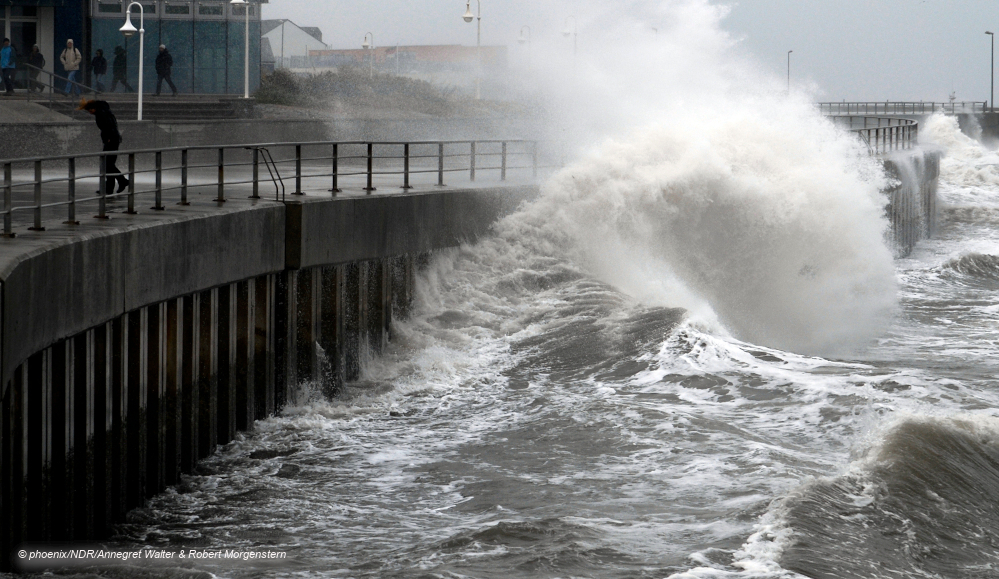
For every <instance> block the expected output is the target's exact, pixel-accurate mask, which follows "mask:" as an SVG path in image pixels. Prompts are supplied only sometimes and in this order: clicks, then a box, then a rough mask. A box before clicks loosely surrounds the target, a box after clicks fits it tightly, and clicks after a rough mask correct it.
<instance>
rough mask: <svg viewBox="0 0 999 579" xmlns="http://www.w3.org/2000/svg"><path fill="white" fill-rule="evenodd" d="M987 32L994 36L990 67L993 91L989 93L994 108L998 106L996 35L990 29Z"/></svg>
mask: <svg viewBox="0 0 999 579" xmlns="http://www.w3.org/2000/svg"><path fill="white" fill-rule="evenodd" d="M985 34H988V35H989V36H991V37H992V68H991V69H990V70H991V71H992V74H991V77H992V82H991V88H992V93H991V94H990V95H989V103H991V105H992V108H993V109H994V108H996V35H995V34H994V33H992V32H988V31H986V32H985Z"/></svg>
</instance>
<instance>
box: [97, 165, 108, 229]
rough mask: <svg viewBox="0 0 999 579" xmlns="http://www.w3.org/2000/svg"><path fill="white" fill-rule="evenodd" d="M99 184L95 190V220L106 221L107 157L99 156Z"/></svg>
mask: <svg viewBox="0 0 999 579" xmlns="http://www.w3.org/2000/svg"><path fill="white" fill-rule="evenodd" d="M100 165H101V170H100V184H99V187H98V189H97V215H94V218H95V219H108V206H107V196H108V158H107V155H104V154H101V156H100Z"/></svg>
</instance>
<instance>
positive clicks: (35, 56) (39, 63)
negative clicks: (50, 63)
mask: <svg viewBox="0 0 999 579" xmlns="http://www.w3.org/2000/svg"><path fill="white" fill-rule="evenodd" d="M28 64H30V65H31V66H33V67H34V68H29V69H28V91H30V92H35V89H38V92H44V91H45V85H43V84H42V83H40V82H38V75H39V74H41V72H42V69H43V68H45V57H44V56H42V53H41V52H40V51H39V50H38V45H37V44H36V45H34V46H32V47H31V54H29V55H28Z"/></svg>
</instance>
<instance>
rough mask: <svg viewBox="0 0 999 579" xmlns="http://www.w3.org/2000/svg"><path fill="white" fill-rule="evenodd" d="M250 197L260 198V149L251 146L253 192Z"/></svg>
mask: <svg viewBox="0 0 999 579" xmlns="http://www.w3.org/2000/svg"><path fill="white" fill-rule="evenodd" d="M250 199H260V149H258V148H257V147H253V194H252V195H250Z"/></svg>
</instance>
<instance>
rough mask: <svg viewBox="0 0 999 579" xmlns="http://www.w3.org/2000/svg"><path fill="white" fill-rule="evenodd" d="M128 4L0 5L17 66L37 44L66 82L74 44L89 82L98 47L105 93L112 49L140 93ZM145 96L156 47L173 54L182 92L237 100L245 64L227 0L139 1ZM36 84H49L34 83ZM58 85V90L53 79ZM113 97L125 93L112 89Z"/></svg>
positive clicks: (256, 29) (253, 77)
mask: <svg viewBox="0 0 999 579" xmlns="http://www.w3.org/2000/svg"><path fill="white" fill-rule="evenodd" d="M128 5H129V1H128V0H6V5H5V6H2V7H0V25H2V27H3V30H4V32H5V36H7V37H8V38H10V39H11V43H12V44H13V46H14V48H15V50H17V52H18V56H19V60H21V61H24V60H26V59H27V56H28V54H29V53H30V52H31V46H32V45H33V44H38V45H39V48H40V50H41V52H42V54H43V55H44V56H45V60H46V66H45V69H46V70H47V71H49V72H52V73H55V74H57V75H59V76H63V77H64V76H66V73H65V71H64V70H63V67H62V65H61V64H60V62H59V55H60V54H61V53H62V51H63V49H64V48H65V47H66V40H67V39H70V38H72V39H73V42H74V45H75V46H76V48H77V49H79V50H80V53H81V54H82V56H83V61H84V66H83V68H82V70H83V75H82V78H83V82H84V83H86V84H91V82H92V78H91V71H90V66H89V64H90V60H91V59H92V58H93V57H94V55H95V54H96V52H97V50H98V49H101V50H103V51H104V57H105V58H106V59H107V61H108V73H107V77H106V78H105V79H104V85H105V87H107V88H109V87H110V84H111V74H112V63H113V60H114V56H115V48H116V47H119V46H120V47H121V48H122V49H124V50H125V53H126V55H127V62H128V66H127V78H128V82H129V84H130V85H131V86H132V87H133V88H136V89H137V88H138V78H139V66H138V62H139V35H138V34H136V35H135V36H133V37H132V38H125V37H124V35H123V34H122V33H121V32H120V31H119V29H120V28H121V26H122V25H123V24H124V23H125V12H126V9H127V7H128ZM141 5H142V8H143V12H144V15H143V19H142V20H143V28H144V30H145V34H144V42H145V47H144V62H143V83H144V87H143V88H144V92H147V93H151V92H154V91H155V90H156V69H155V62H156V56H157V53H158V50H157V49H158V47H159V45H160V44H164V45H166V46H167V49H168V50H169V51H170V54H171V55H172V56H173V69H172V75H171V76H172V79H173V82H174V84H175V85H177V89H178V91H179V92H182V93H198V94H242V93H243V62H244V38H245V36H244V30H245V26H246V23H245V20H244V19H245V18H246V12H245V11H244V7H240V6H233V5H231V4H229V2H228V1H227V0H143V1H142V2H141ZM249 20H250V23H249V24H250V68H249V74H250V90H251V91H252V90H255V89H256V88H257V87H258V86H259V85H260V1H259V0H251V4H250V5H249ZM132 23H133V24H134V25H135V27H136V28H139V27H140V18H139V9H138V7H137V6H133V7H132ZM39 80H47V79H46V78H40V79H39ZM56 86H57V87H61V84H60V82H59V81H57V83H56ZM118 90H119V91H121V90H123V89H122V88H118Z"/></svg>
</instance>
